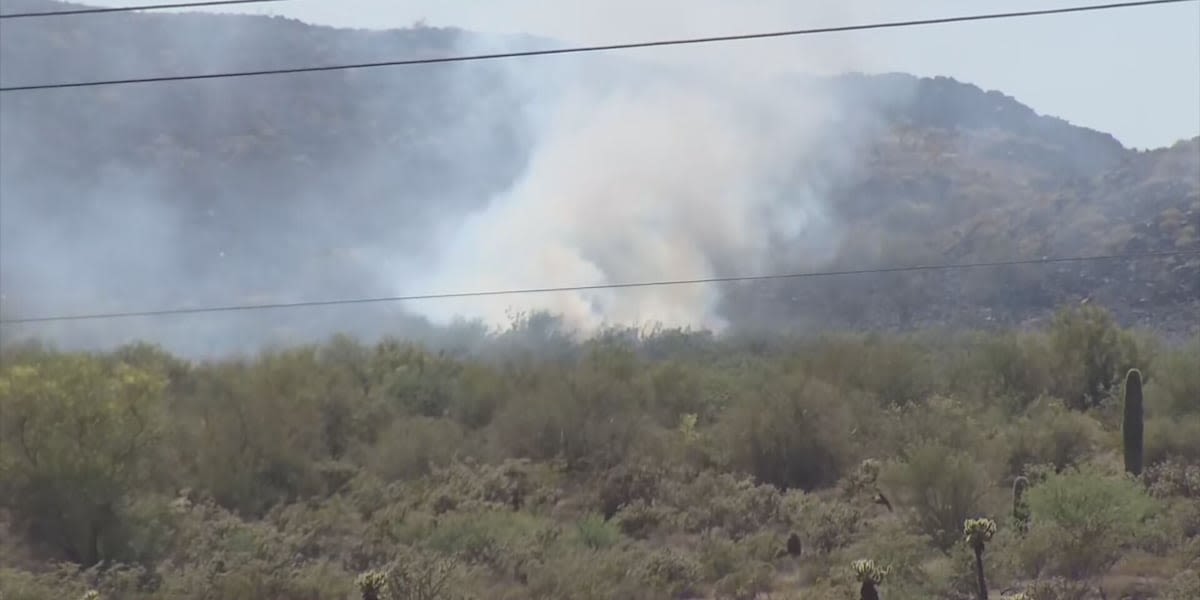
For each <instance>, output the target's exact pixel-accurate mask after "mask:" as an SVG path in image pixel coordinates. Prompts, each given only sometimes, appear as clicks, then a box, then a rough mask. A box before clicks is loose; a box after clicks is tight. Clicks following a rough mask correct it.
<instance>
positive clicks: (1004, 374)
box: [955, 332, 1052, 414]
mask: <svg viewBox="0 0 1200 600" xmlns="http://www.w3.org/2000/svg"><path fill="white" fill-rule="evenodd" d="M1048 359H1049V349H1048V347H1047V343H1046V340H1045V336H1043V335H1041V334H1038V333H1015V332H1002V333H994V334H992V333H987V334H977V335H975V336H972V338H971V340H970V342H969V346H968V352H967V353H966V357H965V359H964V362H965V364H964V365H963V367H962V370H961V372H960V373H959V375H958V377H959V379H960V383H959V384H958V385H956V386H955V388H956V389H975V390H976V391H977V393H978V394H979V395H980V396H981V397H983V398H989V399H993V398H995V399H1003V400H1004V401H1005V402H1006V404H1005V408H1006V409H1008V411H1009V412H1010V414H1012V413H1019V412H1020V411H1022V410H1024V409H1025V407H1027V406H1028V405H1029V404H1030V403H1031V402H1033V401H1034V400H1036V399H1037V398H1039V397H1041V396H1042V395H1043V394H1045V393H1046V392H1047V391H1048V390H1049V389H1050V386H1051V381H1052V372H1051V368H1050V364H1049V360H1048Z"/></svg>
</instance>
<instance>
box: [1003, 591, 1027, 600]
mask: <svg viewBox="0 0 1200 600" xmlns="http://www.w3.org/2000/svg"><path fill="white" fill-rule="evenodd" d="M1000 600H1033V598H1031V597H1030V596H1029V594H1026V593H1025V592H1017V593H1015V594H1005V595H1003V596H1000Z"/></svg>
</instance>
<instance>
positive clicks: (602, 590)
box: [516, 547, 664, 600]
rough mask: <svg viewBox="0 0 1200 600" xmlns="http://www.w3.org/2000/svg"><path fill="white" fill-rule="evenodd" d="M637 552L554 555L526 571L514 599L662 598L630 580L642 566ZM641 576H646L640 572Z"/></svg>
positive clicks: (659, 592) (569, 551)
mask: <svg viewBox="0 0 1200 600" xmlns="http://www.w3.org/2000/svg"><path fill="white" fill-rule="evenodd" d="M645 560H646V559H645V556H644V554H643V553H641V552H636V551H631V550H629V549H624V548H612V549H610V550H606V551H596V550H590V549H586V548H579V547H575V548H573V549H564V550H563V551H560V552H556V553H555V554H554V555H552V556H550V557H548V558H547V560H546V562H544V563H542V564H541V565H539V566H538V568H536V569H533V570H531V571H530V573H529V576H528V580H527V581H528V583H527V584H526V587H525V588H524V589H523V590H521V593H520V594H519V595H518V596H516V597H520V598H536V599H538V600H552V599H555V600H557V599H562V600H602V599H604V598H629V599H630V600H652V599H656V598H663V597H664V591H663V590H662V589H658V588H655V587H652V586H651V585H648V584H649V583H651V582H650V581H646V580H644V579H642V578H639V577H630V574H631V573H635V572H638V568H639V566H641V565H643V564H644V563H645ZM643 574H647V573H645V572H643Z"/></svg>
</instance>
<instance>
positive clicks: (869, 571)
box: [850, 560, 889, 600]
mask: <svg viewBox="0 0 1200 600" xmlns="http://www.w3.org/2000/svg"><path fill="white" fill-rule="evenodd" d="M850 568H852V569H854V574H855V576H857V577H858V580H859V582H861V583H862V586H861V587H859V590H858V597H859V600H879V590H878V589H876V588H877V586H879V585H882V584H883V579H884V577H887V575H888V571H889V569H888V568H887V567H879V566H877V565H876V564H875V561H873V560H856V561H854V562H853V563H850Z"/></svg>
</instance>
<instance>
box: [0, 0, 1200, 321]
mask: <svg viewBox="0 0 1200 600" xmlns="http://www.w3.org/2000/svg"><path fill="white" fill-rule="evenodd" d="M63 6H66V5H64V4H62V3H58V2H50V1H48V0H20V1H17V0H14V1H11V2H10V1H8V0H6V1H5V2H4V10H5V11H6V12H18V11H21V10H54V9H55V8H56V7H59V8H61V7H63ZM0 27H2V31H0V33H2V35H0V84H2V85H4V86H16V85H25V84H37V83H54V82H60V81H86V80H98V79H106V78H123V77H136V76H156V75H171V74H181V73H210V72H219V71H240V70H255V69H270V68H279V67H291V66H298V65H329V64H337V63H346V62H358V61H374V60H388V59H395V58H400V57H403V58H412V57H423V56H445V55H449V54H454V53H459V52H461V51H463V49H464V48H474V47H481V46H486V45H488V44H507V46H506V47H513V46H522V45H525V46H527V45H529V44H532V43H534V42H533V41H532V40H495V39H485V38H483V37H480V36H476V35H474V34H472V33H470V32H465V31H460V30H453V29H438V28H428V27H423V26H414V27H413V28H408V29H403V30H395V31H387V32H374V31H357V30H339V29H334V28H329V27H320V26H311V25H307V24H303V23H301V22H298V21H294V20H289V19H282V18H268V17H251V16H232V15H201V14H182V15H181V14H152V13H145V14H120V15H116V14H114V15H96V16H92V17H89V18H55V19H15V20H11V21H10V22H4V23H3V24H2V25H0ZM563 64H566V63H563V62H559V63H547V66H546V67H545V69H546V73H547V74H548V75H547V76H549V74H551V73H553V72H555V69H556V68H560V69H562V68H566V67H562V65H563ZM507 65H508V63H504V64H501V63H464V64H444V65H432V66H427V67H424V66H423V67H413V68H404V69H376V70H350V71H333V72H325V73H314V74H302V75H289V76H271V77H260V78H231V79H216V80H207V81H198V82H179V83H169V84H139V85H125V86H112V87H96V88H82V89H69V90H54V91H47V92H29V93H24V92H22V93H11V94H6V95H5V96H4V98H3V102H2V104H0V134H2V135H0V157H2V163H3V164H2V166H0V195H2V197H3V199H4V211H5V214H4V217H5V218H4V219H3V223H2V225H0V227H3V230H2V231H0V234H2V236H0V240H2V241H0V243H2V244H3V248H2V252H0V265H2V266H3V275H4V282H3V286H4V292H5V299H4V303H3V305H0V311H3V312H4V313H5V314H6V316H11V315H14V314H23V313H27V312H30V311H31V310H33V309H34V308H46V307H51V308H54V307H57V308H58V309H59V310H64V311H68V312H80V311H82V309H83V308H85V307H76V306H74V305H67V304H63V303H61V302H59V300H60V299H62V298H66V297H70V298H74V299H80V298H85V299H88V298H90V299H93V301H96V302H99V301H100V300H104V301H111V302H113V307H114V308H115V307H117V306H116V305H117V304H120V303H117V302H116V301H115V300H114V299H122V302H124V299H126V297H125V296H124V295H123V294H128V293H131V292H130V290H131V289H136V290H138V291H137V293H136V294H135V295H134V296H132V299H129V301H128V302H124V305H122V306H127V305H131V304H136V305H138V306H139V307H144V306H147V305H151V306H174V305H182V304H188V305H195V304H204V303H217V304H227V303H230V302H237V301H254V300H256V299H259V300H261V299H277V298H279V297H281V296H283V297H286V299H298V298H306V297H307V298H311V297H320V298H328V297H349V296H353V295H357V294H366V295H379V294H381V293H386V292H387V291H388V288H387V282H386V281H385V280H386V279H387V275H386V274H385V273H386V271H387V270H386V269H380V268H379V265H380V264H381V263H385V262H386V261H388V260H390V258H389V256H391V255H397V254H402V255H405V256H406V257H409V258H411V257H413V256H416V257H420V256H423V255H425V254H427V253H430V252H433V251H434V249H435V248H436V246H437V243H438V240H439V236H440V235H441V232H442V231H443V230H444V228H445V227H447V225H446V224H447V223H452V222H454V221H456V220H461V219H463V218H464V217H465V216H466V215H468V214H470V213H471V212H472V211H475V210H478V209H480V208H481V207H483V206H485V205H486V203H487V202H488V199H489V198H490V197H492V196H494V195H496V194H498V193H501V192H502V191H503V190H505V189H506V188H507V186H509V185H511V183H512V182H513V181H514V180H515V179H516V178H518V177H519V176H520V174H521V172H522V170H523V169H524V168H525V165H526V162H527V161H528V160H529V155H530V146H531V143H532V142H531V140H530V139H529V130H528V128H527V127H524V126H523V124H525V122H526V120H527V119H528V118H529V117H528V114H529V112H530V109H529V105H530V103H531V97H532V92H531V90H530V89H529V88H527V87H523V86H522V85H519V84H517V83H514V79H513V78H511V77H507V76H506V69H508V68H510V67H509V66H507ZM554 65H558V67H555V66H554ZM570 65H571V66H570V69H573V70H575V71H573V72H577V73H585V72H587V71H586V70H585V69H592V68H594V69H596V72H601V71H605V70H609V69H619V68H622V67H621V64H620V63H619V61H616V60H608V59H601V58H596V59H586V61H580V62H574V63H570ZM531 68H540V67H531ZM576 76H580V77H582V75H578V74H576ZM526 81H528V80H526ZM779 86H780V93H781V94H784V93H804V92H797V91H796V90H797V89H802V90H803V89H808V90H820V91H821V93H822V94H827V95H828V96H829V97H832V98H836V99H837V104H838V106H839V107H840V109H841V110H840V113H841V114H843V115H850V116H854V115H864V114H869V115H871V117H872V126H871V127H868V128H864V127H861V125H860V124H856V125H853V126H855V127H857V128H858V131H859V132H860V133H862V136H861V139H859V140H858V141H856V142H855V143H854V144H853V147H852V149H851V150H846V149H845V148H838V149H836V150H835V149H834V148H833V147H832V146H831V152H830V154H833V153H835V152H836V153H847V152H849V153H851V154H852V155H853V159H854V160H853V163H854V164H853V168H850V169H841V170H839V172H838V173H837V174H836V176H830V178H829V180H828V181H825V182H824V186H823V188H822V189H823V190H824V198H823V204H824V206H825V207H826V209H827V210H828V212H829V213H830V214H829V215H828V216H829V220H830V222H831V224H832V225H831V227H834V228H836V230H837V235H836V236H834V237H835V238H836V241H835V242H831V244H832V245H833V246H834V248H833V249H831V251H830V252H829V255H828V256H822V257H820V259H816V258H814V256H813V255H812V254H811V253H809V252H807V251H800V250H797V249H795V248H799V247H800V246H790V245H788V244H787V243H786V241H785V242H782V243H781V244H780V246H779V248H778V251H777V252H774V253H773V254H772V257H773V258H772V259H771V261H770V262H771V263H772V264H770V265H767V266H768V267H769V268H770V270H772V271H776V272H785V271H812V270H839V269H867V268H875V267H893V266H907V265H920V264H937V263H971V262H981V261H982V262H988V261H1007V260H1021V259H1033V258H1040V257H1055V256H1079V255H1108V254H1121V253H1138V252H1148V251H1162V250H1179V249H1185V250H1186V249H1194V248H1200V234H1198V232H1200V138H1193V139H1191V140H1187V141H1181V142H1179V143H1177V144H1175V145H1174V146H1172V147H1169V148H1162V149H1157V150H1153V151H1135V150H1131V149H1127V148H1124V147H1123V146H1122V145H1121V144H1120V143H1119V142H1118V141H1117V140H1116V139H1114V138H1113V137H1112V136H1110V135H1107V134H1105V133H1101V132H1097V131H1093V130H1089V129H1085V128H1081V127H1076V126H1073V125H1071V124H1069V123H1067V122H1065V121H1063V120H1061V119H1057V118H1054V117H1049V116H1042V115H1038V114H1036V113H1035V112H1034V111H1033V110H1032V109H1030V108H1029V107H1027V106H1025V105H1022V104H1021V103H1020V102H1018V101H1017V100H1015V99H1013V98H1010V97H1007V96H1005V95H1003V94H1001V93H999V92H995V91H984V90H982V89H979V88H978V87H976V86H974V85H970V84H967V83H962V82H958V81H955V80H952V79H946V78H932V79H927V78H916V77H912V76H909V75H903V74H889V75H845V76H841V77H834V78H827V79H815V78H814V79H800V80H796V81H789V82H780V83H779ZM797 110H799V109H797ZM843 118H844V117H843ZM856 123H858V121H856ZM842 124H843V123H842V121H840V120H839V117H831V118H829V119H828V120H827V122H826V128H825V133H824V134H823V135H825V136H827V137H828V139H830V140H831V144H832V140H836V139H837V138H838V137H839V132H840V130H839V127H841V126H842ZM847 126H851V125H847ZM1183 133H1184V134H1187V135H1191V134H1194V133H1195V132H1183ZM800 160H801V159H800V158H798V159H797V161H798V162H800ZM818 162H819V161H818ZM819 166H820V165H819V164H818V165H817V166H816V167H814V166H813V165H812V164H811V161H810V164H806V165H804V166H803V167H801V166H800V165H798V166H797V170H798V171H799V170H802V169H803V170H805V172H806V173H810V174H811V173H812V172H814V169H815V172H817V173H820V169H819ZM648 201H652V198H649V199H648ZM619 234H620V232H614V235H619ZM155 244H157V245H155ZM151 246H153V247H154V248H155V250H154V251H147V248H148V247H151ZM80 248H83V249H82V250H81V249H80ZM163 248H169V252H168V251H165V250H162V249H163ZM363 248H367V250H365V251H364V250H363ZM80 253H82V255H83V256H85V259H80V258H79V255H80ZM830 257H832V258H830ZM81 261H82V262H81ZM231 265H236V266H231ZM728 266H729V267H730V268H731V269H736V268H737V267H739V265H737V264H733V265H728ZM677 275H682V276H687V274H677ZM544 283H545V284H547V285H561V284H569V283H571V282H565V281H547V282H544ZM430 291H437V290H430ZM135 300H136V302H135ZM724 300H725V301H724V304H723V308H722V312H723V313H724V314H725V316H726V317H727V318H728V320H729V321H730V322H731V323H732V324H734V325H735V326H745V327H749V328H755V327H765V326H769V327H771V328H772V329H775V330H778V329H780V328H784V329H786V328H798V329H804V328H809V327H818V326H839V327H842V326H847V327H863V328H868V327H869V328H880V327H884V328H906V327H915V326H925V325H930V324H950V325H972V326H986V325H987V324H1013V323H1022V322H1027V321H1029V320H1036V319H1041V318H1044V317H1046V316H1047V315H1049V314H1050V313H1051V312H1052V311H1053V310H1054V308H1055V307H1057V306H1060V305H1062V304H1064V303H1080V302H1097V303H1102V304H1103V305H1105V306H1106V307H1108V308H1110V309H1111V310H1112V311H1113V312H1114V313H1115V315H1116V316H1117V317H1118V319H1119V320H1121V321H1123V322H1125V323H1127V324H1137V325H1142V326H1148V327H1153V328H1156V329H1161V330H1165V331H1167V332H1168V333H1178V334H1190V333H1194V332H1196V331H1197V328H1200V256H1195V255H1193V256H1190V257H1182V258H1161V259H1153V260H1142V261H1135V262H1128V261H1111V262H1095V263H1086V264H1071V263H1069V264H1056V265H1052V266H1051V265H1037V266H1022V267H1003V268H1001V267H996V268H984V269H975V270H965V271H952V272H921V273H902V274H890V275H883V276H880V275H862V276H846V277H837V278H828V279H812V278H809V279H796V280H785V281H775V282H771V283H756V284H753V285H750V284H747V285H739V286H733V287H731V288H730V289H729V291H728V292H727V293H726V294H725V297H724Z"/></svg>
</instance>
